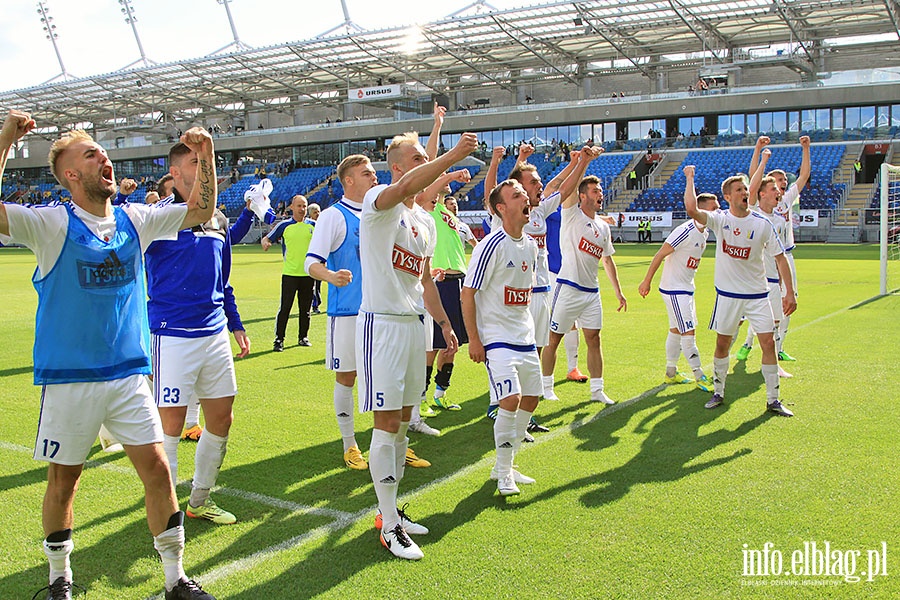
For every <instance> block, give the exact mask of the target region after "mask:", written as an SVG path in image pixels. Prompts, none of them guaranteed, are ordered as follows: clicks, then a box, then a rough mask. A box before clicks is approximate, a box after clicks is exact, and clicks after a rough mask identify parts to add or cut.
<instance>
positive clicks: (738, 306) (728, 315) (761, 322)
mask: <svg viewBox="0 0 900 600" xmlns="http://www.w3.org/2000/svg"><path fill="white" fill-rule="evenodd" d="M741 315H743V317H744V318H745V319H746V320H747V321H749V322H750V325H751V326H752V327H753V331H755V332H756V333H772V332H773V331H775V318H774V317H773V316H772V307H771V306H770V305H769V298H768V297H765V298H729V297H728V296H723V295H722V294H716V304H715V306H714V307H713V312H712V317H711V318H710V320H709V328H710V329H713V330H715V332H716V333H719V334H721V335H729V336H734V335H735V334H736V333H737V330H738V325H739V324H740V322H741Z"/></svg>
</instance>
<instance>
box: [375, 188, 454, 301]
mask: <svg viewBox="0 0 900 600" xmlns="http://www.w3.org/2000/svg"><path fill="white" fill-rule="evenodd" d="M386 187H388V186H387V185H377V186H375V187H373V188H372V189H371V190H369V191H368V192H366V197H365V199H364V200H363V209H362V215H361V217H360V223H359V249H360V252H359V254H360V257H359V258H360V262H361V264H362V305H361V306H360V310H362V311H365V312H370V313H377V314H386V315H416V314H419V315H423V314H425V305H424V302H423V301H422V291H423V289H424V288H423V287H422V274H423V271H424V268H425V259H426V258H429V257H431V256H432V255H433V254H434V246H435V241H436V238H437V236H436V235H435V230H434V221H433V220H432V218H431V216H429V215H428V213H426V212H425V211H424V210H423V209H421V208H420V207H419V206H415V205H414V206H413V208H408V207H407V206H406V205H405V204H403V203H402V202H401V203H400V204H398V205H397V206H394V207H393V208H390V209H388V210H378V209H377V208H375V200H376V199H377V198H378V195H379V194H380V193H381V192H382V191H383V190H384V189H385V188H386ZM417 211H418V214H417ZM422 215H424V218H423V217H422ZM429 223H430V226H429ZM425 275H426V276H430V274H427V273H426V274H425Z"/></svg>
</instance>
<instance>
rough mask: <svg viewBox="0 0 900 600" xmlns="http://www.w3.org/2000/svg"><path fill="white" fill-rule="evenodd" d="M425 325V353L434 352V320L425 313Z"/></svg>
mask: <svg viewBox="0 0 900 600" xmlns="http://www.w3.org/2000/svg"><path fill="white" fill-rule="evenodd" d="M423 324H424V325H425V352H433V351H434V318H433V317H432V316H431V315H429V314H428V313H425V320H424V321H423Z"/></svg>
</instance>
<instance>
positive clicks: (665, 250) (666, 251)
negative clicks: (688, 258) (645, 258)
mask: <svg viewBox="0 0 900 600" xmlns="http://www.w3.org/2000/svg"><path fill="white" fill-rule="evenodd" d="M673 252H675V248H673V247H672V245H671V244H669V242H665V243H664V244H663V245H662V248H660V249H659V250H658V251H657V252H656V254H655V255H653V260H651V261H650V267H649V268H648V269H647V274H646V275H645V276H644V280H643V281H641V283H640V284H639V285H638V294H640V295H641V298H646V297H647V294H649V293H650V285H651V284H652V283H653V276H654V275H656V271H658V270H659V266H660V265H661V264H662V263H663V261H664V260H665V259H666V257H667V256H668V255H670V254H672V253H673Z"/></svg>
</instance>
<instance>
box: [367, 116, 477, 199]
mask: <svg viewBox="0 0 900 600" xmlns="http://www.w3.org/2000/svg"><path fill="white" fill-rule="evenodd" d="M477 146H478V136H476V135H475V134H474V133H464V134H462V135H461V136H460V138H459V142H457V144H456V145H455V146H454V147H453V149H452V150H450V151H449V152H447V153H445V154H444V155H442V156H439V157H438V158H436V159H434V160H433V161H431V162H427V163H425V164H422V165H419V166H418V167H416V168H414V169H412V170H410V171H409V172H407V173H406V174H404V175H403V177H401V178H400V179H399V180H398V181H397V182H395V183H392V184H391V185H389V186H387V187H386V188H385V189H384V190H382V191H381V193H380V194H378V198H377V199H376V200H375V207H376V208H377V209H378V210H388V209H391V208H393V207H395V206H397V205H398V204H400V203H401V202H403V201H404V200H406V199H407V198H409V197H410V196H414V195H416V194H418V193H419V192H421V191H422V190H424V189H425V187H427V186H429V185H431V184H432V183H434V180H435V179H437V178H438V177H440V175H441V173H443V172H444V171H446V170H447V169H448V168H450V167H452V166H453V165H454V164H456V163H457V162H459V161H460V160H462V159H464V158H465V157H467V156H468V155H469V154H471V153H472V152H473V151H474V150H475V148H476V147H477Z"/></svg>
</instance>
